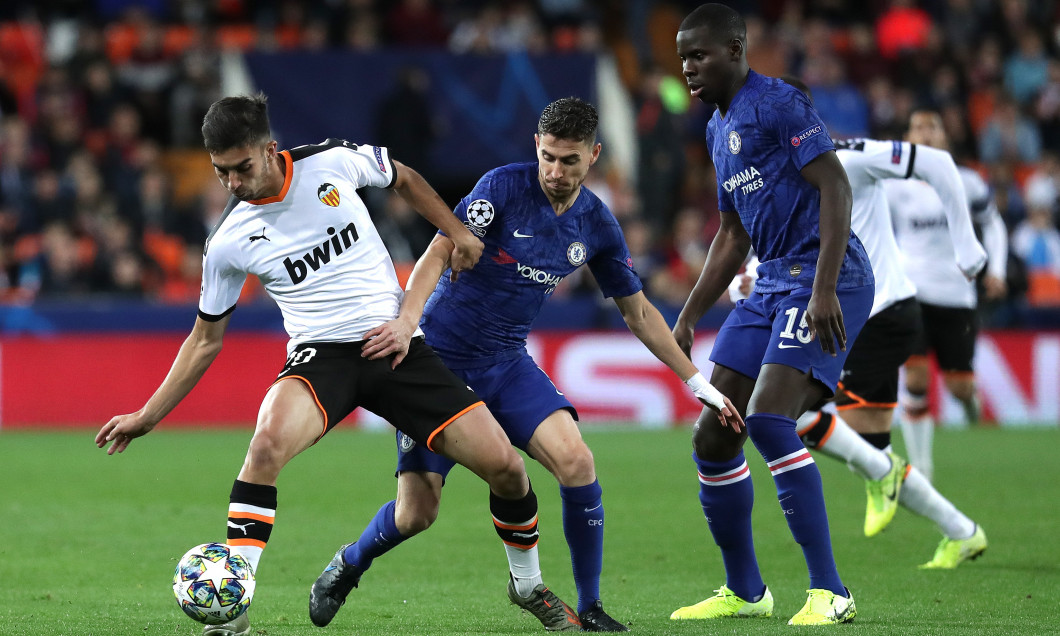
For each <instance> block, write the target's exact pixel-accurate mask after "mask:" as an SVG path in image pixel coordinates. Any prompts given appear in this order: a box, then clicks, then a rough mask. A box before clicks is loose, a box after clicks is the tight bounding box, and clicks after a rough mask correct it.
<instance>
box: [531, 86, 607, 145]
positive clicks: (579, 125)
mask: <svg viewBox="0 0 1060 636" xmlns="http://www.w3.org/2000/svg"><path fill="white" fill-rule="evenodd" d="M599 119H600V118H599V116H597V114H596V108H595V107H593V105H592V104H590V103H589V102H585V101H582V100H580V99H578V98H577V97H564V98H563V99H557V100H556V101H554V102H552V103H551V104H549V105H548V106H545V110H543V111H541V119H539V120H537V134H539V135H552V136H553V137H556V138H557V139H570V140H572V141H587V142H589V144H590V145H591V144H592V143H593V142H595V141H596V124H597V122H598V121H599Z"/></svg>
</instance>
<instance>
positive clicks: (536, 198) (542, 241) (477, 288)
mask: <svg viewBox="0 0 1060 636" xmlns="http://www.w3.org/2000/svg"><path fill="white" fill-rule="evenodd" d="M454 213H455V214H456V215H457V216H458V217H460V219H461V220H462V221H464V225H465V226H467V228H468V229H470V230H471V231H472V232H473V233H475V234H476V235H477V236H478V237H479V238H480V239H481V240H482V242H483V243H484V244H485V249H484V250H483V252H482V258H481V259H480V260H479V262H478V264H477V265H475V267H474V268H473V269H471V270H470V271H466V272H461V274H460V277H459V278H458V279H457V281H456V282H455V283H453V282H450V280H449V274H448V272H446V274H445V275H443V276H442V277H441V279H439V281H438V285H437V287H435V289H434V293H433V294H432V295H431V297H430V299H428V301H427V305H426V307H425V308H424V313H423V320H422V321H421V322H420V326H421V327H423V331H424V333H425V334H426V337H427V343H428V344H430V345H431V346H432V347H434V349H435V350H436V351H437V352H438V353H439V354H440V355H441V356H442V357H443V359H444V360H445V363H446V364H447V365H448V366H449V367H451V368H454V369H459V368H473V367H478V366H484V365H487V364H493V363H495V362H500V361H503V360H508V359H511V358H514V357H516V356H518V355H521V354H522V353H523V352H524V351H525V347H526V336H527V334H528V333H529V332H530V326H531V324H532V323H533V321H534V319H535V318H536V317H537V315H538V313H539V312H540V311H541V306H542V304H543V303H544V302H545V299H546V298H548V296H549V295H550V294H551V293H552V292H553V291H555V289H556V286H557V285H558V284H559V283H560V281H562V280H563V278H564V277H565V276H568V275H569V274H570V273H571V272H573V271H574V270H576V269H577V268H578V267H580V266H581V265H583V264H588V265H589V269H590V270H591V271H592V273H593V276H594V277H595V278H596V282H597V283H598V284H599V285H600V289H601V290H602V291H603V293H604V296H608V297H610V296H619V297H622V296H631V295H633V294H635V293H637V292H638V291H640V290H641V288H642V285H641V282H640V278H639V277H638V276H637V273H636V271H635V270H634V269H633V259H632V258H631V257H630V254H629V248H628V247H627V246H626V240H625V238H624V237H623V235H622V229H621V228H620V227H619V225H618V221H617V220H616V219H615V217H614V215H612V214H611V211H610V210H608V209H607V206H606V205H604V204H603V202H602V201H600V199H599V198H597V196H596V195H595V194H593V193H592V192H590V191H589V189H588V188H586V187H584V186H582V189H581V192H580V194H579V195H578V198H577V200H576V201H575V202H574V205H572V206H571V208H570V209H568V210H567V211H566V212H564V213H563V214H561V215H559V216H557V215H556V212H555V210H553V209H552V205H551V204H550V203H549V201H548V198H547V197H546V196H545V193H544V191H542V189H541V186H540V185H539V184H538V181H537V163H536V162H532V163H519V164H511V165H508V166H503V167H500V168H496V169H494V170H491V171H490V172H488V173H486V174H485V175H484V176H483V177H482V178H481V179H480V180H479V182H478V184H476V185H475V188H474V189H473V190H472V191H471V194H469V195H467V196H466V197H464V198H463V199H462V200H461V201H460V203H459V204H458V205H457V206H456V208H455V210H454Z"/></svg>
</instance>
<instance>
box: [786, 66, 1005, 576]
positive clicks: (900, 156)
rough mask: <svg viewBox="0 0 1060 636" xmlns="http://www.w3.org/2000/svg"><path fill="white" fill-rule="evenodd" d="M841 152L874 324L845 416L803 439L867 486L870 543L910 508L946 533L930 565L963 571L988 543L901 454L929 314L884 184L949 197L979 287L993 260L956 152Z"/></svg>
mask: <svg viewBox="0 0 1060 636" xmlns="http://www.w3.org/2000/svg"><path fill="white" fill-rule="evenodd" d="M784 80H785V81H786V82H788V83H790V84H792V85H793V86H795V87H796V88H798V89H799V90H801V91H803V92H804V93H806V95H807V97H810V98H811V99H812V95H811V94H810V91H809V88H808V87H807V86H806V85H805V84H804V83H803V82H801V81H800V80H798V79H796V78H793V77H785V78H784ZM836 148H837V150H836V154H837V155H838V157H839V160H840V162H842V164H843V169H844V171H845V172H846V174H847V178H848V179H849V180H850V187H851V190H852V192H853V196H854V200H853V204H852V206H851V227H852V229H853V231H854V233H855V234H857V236H858V237H860V238H861V239H862V243H863V244H864V245H865V250H866V252H867V253H868V255H869V260H870V262H871V263H872V271H873V275H874V277H875V279H876V292H875V297H874V300H873V306H872V311H871V313H870V316H869V319H868V321H867V322H866V323H865V327H864V328H863V329H862V330H861V333H860V334H859V335H858V338H857V340H855V341H854V344H853V346H852V347H851V351H850V355H849V356H847V360H846V363H845V364H844V366H843V373H842V381H841V382H840V390H839V391H838V393H837V394H836V397H835V405H836V407H835V408H836V409H837V410H838V412H836V413H833V412H823V411H818V410H811V411H809V412H807V413H805V414H804V415H802V416H801V417H800V418H799V429H798V430H799V434H800V436H801V437H802V439H803V442H804V443H805V444H806V445H807V446H808V447H810V448H816V449H818V450H820V451H822V452H824V453H825V454H827V455H831V456H833V457H837V458H839V459H842V460H844V461H846V462H847V463H848V464H849V465H850V466H851V468H853V469H854V470H855V471H857V472H859V473H860V474H862V475H863V476H864V477H865V478H866V479H867V481H866V484H865V489H866V494H867V495H868V503H867V506H866V509H865V535H866V536H869V537H871V536H874V535H876V534H878V533H879V532H880V531H882V530H883V529H884V528H885V527H886V526H887V524H889V523H890V522H891V520H892V519H893V518H894V514H895V511H896V509H897V506H898V504H899V503H902V504H903V505H905V506H906V507H907V508H909V509H910V510H912V511H913V512H916V513H917V514H920V515H922V516H924V517H927V518H929V519H931V520H933V521H935V523H936V524H937V525H938V527H939V529H940V530H941V531H942V533H943V539H942V541H941V543H940V544H939V546H938V548H937V549H936V551H935V555H934V557H933V558H932V560H931V561H929V562H928V563H926V564H924V567H928V568H952V567H956V566H957V565H958V564H959V563H960V562H961V561H963V560H965V559H968V558H974V557H975V556H978V555H979V554H980V553H982V551H983V550H985V549H986V535H985V534H984V533H983V531H982V529H981V528H979V527H978V526H977V525H976V524H975V523H974V522H973V521H972V520H971V519H969V518H968V517H967V516H966V515H964V514H963V513H961V512H960V511H958V510H957V509H956V507H954V506H953V504H951V503H950V502H949V501H948V500H946V499H945V498H944V497H942V495H940V494H939V493H938V492H937V491H936V490H935V489H934V488H933V487H932V486H931V483H930V481H928V480H927V479H926V478H925V477H924V476H923V475H922V474H921V473H920V472H918V471H916V470H915V469H909V468H908V467H907V465H906V462H905V460H903V459H902V458H901V457H899V456H898V455H896V454H895V453H893V452H892V450H891V420H892V416H893V413H894V407H895V405H896V402H897V397H898V371H899V368H900V367H901V365H902V363H903V362H904V361H905V360H906V358H908V356H909V353H910V352H911V351H912V347H913V344H914V337H915V335H916V332H917V328H918V327H919V325H920V308H919V306H918V304H917V302H916V298H915V293H916V288H915V287H914V286H913V283H912V281H910V280H909V277H908V276H906V273H905V269H904V267H903V265H902V259H901V254H900V252H899V251H898V244H897V242H896V240H895V236H894V229H893V227H892V225H891V212H890V210H889V209H888V205H887V199H886V196H885V193H884V184H886V183H889V182H890V180H893V179H908V178H911V177H917V178H918V179H922V180H923V181H924V182H925V183H928V184H930V185H931V187H933V188H934V189H935V191H937V192H938V193H939V197H940V200H942V201H945V202H946V205H945V206H944V207H943V210H942V214H943V215H944V218H947V219H950V220H949V223H948V224H947V227H948V228H949V231H948V233H947V236H946V238H947V240H948V241H950V243H951V245H952V246H953V247H952V248H951V250H950V257H951V258H953V259H955V267H957V268H958V271H960V272H962V276H967V277H968V278H969V279H974V277H975V274H977V273H978V272H979V271H980V270H981V269H982V268H983V266H984V265H985V261H986V252H985V251H984V250H983V248H982V246H981V245H980V244H979V242H978V241H977V240H976V238H975V233H974V230H973V228H972V223H971V218H970V217H969V215H968V209H967V205H966V204H965V197H964V189H963V186H962V184H961V178H960V175H959V174H958V172H957V166H956V165H955V164H954V162H953V158H952V157H950V155H949V153H948V152H946V151H944V150H938V149H935V148H924V147H918V146H917V145H915V144H912V143H909V142H902V141H878V140H875V139H854V140H849V141H837V142H836ZM839 412H841V413H843V415H844V416H845V418H846V421H844V418H843V417H840V415H839ZM848 422H849V426H848Z"/></svg>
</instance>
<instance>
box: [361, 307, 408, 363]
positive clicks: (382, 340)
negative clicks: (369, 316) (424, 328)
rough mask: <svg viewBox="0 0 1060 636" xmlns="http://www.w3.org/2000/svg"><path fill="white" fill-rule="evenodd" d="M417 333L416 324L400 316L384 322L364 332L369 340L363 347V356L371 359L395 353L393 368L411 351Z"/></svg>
mask: <svg viewBox="0 0 1060 636" xmlns="http://www.w3.org/2000/svg"><path fill="white" fill-rule="evenodd" d="M414 333H416V325H409V324H407V323H406V322H405V321H404V320H402V319H401V318H400V317H398V318H395V319H393V320H391V321H388V322H384V323H383V324H381V325H379V326H378V327H376V328H375V329H372V330H371V331H369V332H368V333H366V334H364V339H365V340H367V342H365V343H364V346H363V347H361V357H362V358H368V359H369V360H379V359H380V358H385V357H387V356H390V355H393V356H394V360H393V362H391V364H390V368H391V369H396V368H397V365H399V364H401V361H402V360H404V359H405V356H407V355H408V353H409V344H410V343H411V342H412V334H414Z"/></svg>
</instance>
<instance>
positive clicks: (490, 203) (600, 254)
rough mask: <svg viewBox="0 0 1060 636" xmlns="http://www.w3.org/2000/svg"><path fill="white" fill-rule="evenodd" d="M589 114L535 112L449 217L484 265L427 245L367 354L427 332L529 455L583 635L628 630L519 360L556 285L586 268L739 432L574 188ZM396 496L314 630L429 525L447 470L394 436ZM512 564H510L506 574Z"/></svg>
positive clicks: (591, 505) (593, 122)
mask: <svg viewBox="0 0 1060 636" xmlns="http://www.w3.org/2000/svg"><path fill="white" fill-rule="evenodd" d="M597 121H598V116H597V113H596V109H595V108H594V107H593V106H592V105H591V104H588V103H586V102H584V101H582V100H580V99H576V98H565V99H560V100H557V101H555V102H552V103H551V104H549V105H548V106H547V107H546V108H545V109H544V111H543V112H542V113H541V117H540V119H539V121H538V126H537V134H536V135H534V140H535V144H536V147H537V162H536V163H534V162H530V163H519V164H510V165H507V166H503V167H501V168H497V169H495V170H491V171H490V172H488V173H486V174H485V175H484V176H483V177H482V178H481V179H480V180H479V182H478V184H477V185H476V186H475V188H474V189H473V190H472V191H471V193H470V194H468V195H467V196H465V197H464V198H463V199H462V200H461V201H460V203H459V204H458V205H457V207H456V209H455V214H456V216H457V217H458V218H459V219H460V220H461V221H463V222H464V223H465V224H466V225H467V227H468V228H470V229H471V231H472V232H474V233H475V234H477V235H478V236H480V237H481V238H482V240H483V241H484V242H485V245H486V248H485V251H484V254H485V255H486V258H484V259H483V260H482V262H480V263H479V265H478V266H477V267H476V268H475V269H474V270H472V271H470V272H465V273H463V274H462V275H461V276H460V279H459V280H457V281H452V280H450V278H449V276H443V272H445V271H446V270H447V269H448V268H449V265H450V263H449V253H450V252H451V251H452V245H451V243H452V241H451V240H450V238H449V237H448V236H446V235H445V234H444V233H442V234H439V235H437V236H436V237H435V239H434V241H433V242H432V243H431V246H430V247H429V248H428V250H427V252H426V253H425V254H424V255H423V256H422V257H421V258H420V259H419V261H418V262H417V264H416V267H415V269H414V270H413V274H412V276H411V277H410V279H409V282H408V284H407V285H406V292H405V299H404V301H403V303H402V307H401V313H400V315H399V317H398V318H397V319H396V320H393V321H391V322H388V323H387V324H385V325H383V326H382V327H380V328H379V329H375V330H373V331H372V332H369V337H372V338H374V339H373V340H372V341H371V343H369V345H368V346H366V347H365V350H364V354H365V355H366V356H368V357H369V358H370V359H376V358H383V357H386V356H389V355H396V356H397V357H396V358H395V361H396V362H400V360H401V356H402V355H404V353H403V352H404V350H405V349H406V348H407V347H408V342H409V338H410V337H411V336H412V335H413V334H414V333H415V332H416V331H417V329H418V326H422V328H423V331H424V333H425V334H426V337H427V343H428V344H429V345H430V346H431V347H432V348H434V350H435V351H437V352H438V355H439V356H441V358H442V360H443V361H444V362H445V363H446V365H447V366H449V367H450V368H451V369H453V370H454V371H455V373H456V374H457V375H458V376H460V377H461V378H462V379H463V380H464V381H466V382H467V384H468V386H470V387H471V388H472V389H474V390H475V392H476V393H477V394H478V395H480V396H482V398H483V400H485V402H486V404H487V406H489V407H490V411H491V412H492V413H494V415H495V416H496V417H497V418H498V421H500V422H501V425H502V426H503V427H504V429H505V431H506V432H507V434H508V437H509V439H510V440H511V443H512V444H514V445H515V446H516V447H518V448H520V449H522V450H524V451H525V452H526V453H527V454H528V455H529V456H530V457H533V458H534V459H537V460H538V461H539V462H541V464H542V465H543V466H545V468H547V469H548V470H549V472H551V473H552V474H553V475H554V476H555V477H556V480H557V481H558V482H559V489H560V498H561V500H562V502H563V528H564V533H565V535H566V538H567V545H568V547H569V548H570V555H571V565H572V566H573V570H574V582H575V585H576V586H577V589H578V618H579V620H580V621H581V628H582V629H583V630H584V631H604V632H620V631H627V627H626V626H625V625H623V624H622V623H620V622H618V621H616V620H615V619H613V618H611V617H610V616H609V615H608V614H607V613H606V612H604V609H603V604H602V602H601V600H600V573H601V570H602V567H603V551H604V534H603V533H604V506H603V500H602V490H601V488H600V484H599V482H598V480H597V478H596V468H595V464H594V461H593V456H592V453H591V452H590V451H589V448H588V446H586V444H585V442H584V441H583V440H582V437H581V433H580V432H579V430H578V426H577V424H576V423H575V419H576V418H577V412H576V411H575V409H574V406H573V405H572V404H571V403H570V401H569V400H568V399H567V398H566V397H565V396H564V395H563V394H562V393H561V392H560V390H559V389H558V388H557V387H556V386H555V385H554V384H553V383H552V381H551V380H550V379H549V377H548V376H547V375H546V374H545V372H544V371H542V370H541V369H540V368H539V367H538V366H537V364H536V363H535V362H534V360H533V358H531V357H530V355H529V353H527V351H526V337H527V335H528V334H529V332H530V327H531V325H532V324H533V321H534V319H535V318H536V317H537V315H538V314H539V313H540V311H541V307H542V305H543V304H544V302H545V300H547V299H548V298H549V297H550V296H551V295H552V293H553V291H554V290H555V289H556V286H557V285H559V284H560V282H561V281H562V280H563V279H564V278H565V277H567V276H570V275H571V274H572V273H574V271H575V270H577V269H578V268H579V267H581V266H582V265H588V267H589V270H590V271H591V272H592V273H593V276H594V278H595V279H596V282H597V283H598V284H599V286H600V289H601V290H602V291H603V293H604V296H607V297H613V298H614V299H615V304H616V305H617V306H618V309H619V311H620V312H621V313H622V317H623V319H624V320H625V322H626V325H627V326H628V327H629V329H630V331H631V332H633V334H634V335H635V336H637V338H638V339H639V340H640V341H641V342H642V343H644V345H645V346H646V347H647V348H648V349H649V350H650V351H651V352H652V353H654V354H655V355H656V357H657V358H659V360H661V361H662V362H664V363H665V364H666V365H667V366H669V367H670V368H671V369H672V370H673V371H674V373H676V374H677V375H678V377H680V378H681V379H682V380H684V381H685V382H686V384H688V386H689V387H690V388H691V389H692V391H693V393H694V394H695V395H696V397H698V398H700V399H701V400H702V401H703V402H704V404H707V405H709V406H710V407H711V408H714V409H718V410H719V411H720V412H721V418H722V421H727V422H729V423H731V424H732V425H733V426H739V425H740V423H741V420H740V417H739V415H738V414H737V413H736V411H735V410H734V409H733V407H732V405H731V403H730V402H728V400H726V399H724V398H723V397H722V396H721V394H719V393H718V392H717V391H716V390H714V389H713V387H711V386H710V385H709V384H708V383H707V381H706V379H705V378H704V377H703V376H702V374H700V373H699V371H698V369H696V367H695V366H694V365H693V364H692V362H691V360H689V359H688V358H687V357H686V356H685V355H684V353H683V352H682V351H681V349H680V347H678V345H677V343H676V342H675V341H674V338H673V335H672V334H671V333H670V329H669V327H668V325H667V324H666V322H665V320H664V319H663V317H662V315H661V314H659V312H658V310H656V309H655V307H653V306H652V305H651V303H649V302H648V300H647V298H646V297H645V296H644V293H643V291H642V284H641V281H640V278H639V277H638V276H637V273H636V271H635V270H634V269H633V260H632V258H631V257H630V253H629V248H628V247H627V246H626V242H625V239H624V238H623V235H622V230H621V229H620V227H619V225H618V222H617V220H616V219H615V217H614V216H613V215H612V214H611V211H610V210H609V209H608V207H607V206H606V205H605V204H604V203H603V202H602V201H600V199H599V198H597V196H596V195H595V194H593V192H592V191H590V190H589V189H588V188H587V187H584V186H583V185H582V184H583V182H584V181H585V178H586V176H587V175H588V172H589V169H590V167H592V165H593V164H594V163H596V161H597V159H598V158H599V156H600V148H601V145H600V144H599V143H597V141H596V132H597ZM397 441H398V448H397V450H398V465H397V473H398V492H397V498H396V500H395V501H390V502H388V503H386V504H385V505H384V506H383V507H382V508H380V509H379V512H377V513H376V516H375V518H373V519H372V521H371V522H369V524H368V526H367V527H366V528H365V530H364V532H363V533H362V534H361V537H360V538H359V539H358V540H357V541H355V542H353V543H351V544H349V545H346V546H343V547H342V548H341V549H340V551H339V555H336V560H335V561H333V562H332V566H335V567H334V568H332V567H331V566H329V570H325V572H324V573H323V574H321V576H320V578H319V579H318V580H317V583H316V584H315V585H314V586H313V599H314V601H313V603H312V607H314V608H315V609H314V610H313V611H314V615H313V621H314V622H315V623H316V624H317V625H321V624H324V625H326V624H327V623H328V622H330V620H331V618H332V617H333V616H334V615H335V613H336V612H337V611H338V610H339V608H340V607H341V606H342V603H343V602H344V601H345V599H346V597H347V595H348V594H349V592H350V591H351V589H352V588H353V587H356V586H357V584H358V583H359V581H360V577H361V575H362V574H363V573H364V572H365V571H366V570H367V569H368V568H369V567H370V566H371V565H372V561H373V560H374V559H376V558H378V557H380V556H382V555H383V554H385V553H386V552H388V551H390V550H391V549H393V548H394V547H396V546H397V545H398V544H400V543H401V542H402V541H404V540H405V539H408V538H409V537H411V536H413V535H416V534H418V533H419V532H422V531H423V530H426V529H427V528H429V527H430V526H431V524H432V523H434V521H435V519H436V518H437V516H438V508H439V505H440V502H441V496H442V487H443V485H444V483H445V477H446V475H448V474H449V471H450V470H451V469H452V468H453V466H454V462H452V461H451V460H449V459H447V458H445V457H442V456H440V455H437V454H435V453H432V452H431V451H430V450H429V449H427V448H425V447H424V446H422V445H420V444H416V443H415V442H413V441H412V440H411V439H410V438H409V437H408V436H407V435H402V434H399V435H398V439H397ZM513 567H514V566H513ZM529 594H530V590H529V589H526V590H524V589H522V588H520V587H518V585H517V582H513V583H512V584H510V585H509V588H508V595H509V597H510V598H511V600H512V602H513V603H515V604H516V605H519V606H520V607H527V606H528V603H529V602H530V601H532V600H533V599H529V598H527V597H528V596H529ZM539 618H541V620H542V623H543V624H544V625H545V627H546V629H549V630H557V629H561V628H566V627H567V626H568V625H570V623H569V621H568V620H567V617H566V616H565V615H564V613H563V612H562V610H561V608H556V609H555V610H554V611H551V612H544V613H543V614H542V615H539Z"/></svg>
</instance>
